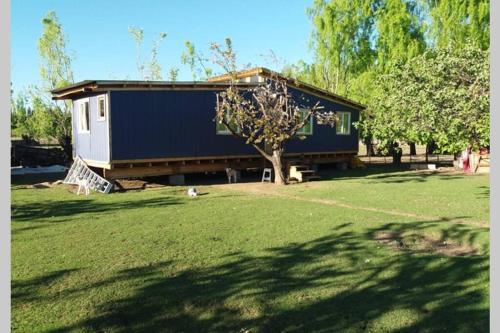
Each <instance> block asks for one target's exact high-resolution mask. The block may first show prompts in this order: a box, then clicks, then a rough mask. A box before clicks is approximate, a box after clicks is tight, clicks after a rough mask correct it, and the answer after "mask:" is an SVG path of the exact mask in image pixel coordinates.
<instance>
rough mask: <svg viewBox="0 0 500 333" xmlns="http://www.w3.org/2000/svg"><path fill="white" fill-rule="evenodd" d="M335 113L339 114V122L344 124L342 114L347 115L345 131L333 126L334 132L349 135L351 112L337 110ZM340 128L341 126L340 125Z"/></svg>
mask: <svg viewBox="0 0 500 333" xmlns="http://www.w3.org/2000/svg"><path fill="white" fill-rule="evenodd" d="M337 115H338V116H339V123H340V124H342V125H343V124H344V115H347V117H348V119H347V123H348V126H347V132H340V131H339V128H338V126H337V125H336V126H335V133H336V134H337V135H351V112H348V111H342V112H337ZM341 128H342V127H341Z"/></svg>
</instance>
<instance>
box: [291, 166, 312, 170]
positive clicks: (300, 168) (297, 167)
mask: <svg viewBox="0 0 500 333" xmlns="http://www.w3.org/2000/svg"><path fill="white" fill-rule="evenodd" d="M290 168H294V169H295V170H297V171H302V170H307V169H309V166H308V165H290Z"/></svg>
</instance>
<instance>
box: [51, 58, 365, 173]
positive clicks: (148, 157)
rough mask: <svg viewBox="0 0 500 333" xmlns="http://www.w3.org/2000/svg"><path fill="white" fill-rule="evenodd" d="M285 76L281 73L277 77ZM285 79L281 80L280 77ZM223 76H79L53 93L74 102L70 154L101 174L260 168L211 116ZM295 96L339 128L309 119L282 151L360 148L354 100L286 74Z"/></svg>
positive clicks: (250, 74) (334, 156)
mask: <svg viewBox="0 0 500 333" xmlns="http://www.w3.org/2000/svg"><path fill="white" fill-rule="evenodd" d="M271 74H275V73H273V72H271V71H269V70H267V69H264V68H256V69H252V70H247V71H243V72H239V73H238V77H237V78H238V85H240V86H242V87H243V88H244V87H249V86H253V85H255V84H259V83H261V82H264V81H265V80H266V79H268V78H269V77H270V76H271ZM282 78H283V77H282ZM283 79H285V78H283ZM228 80H229V78H228V77H227V76H218V77H214V78H211V79H209V80H208V81H204V82H163V81H161V82H160V81H116V80H105V81H91V80H87V81H82V82H79V83H76V84H73V85H70V86H67V87H64V88H60V89H56V90H54V91H52V94H53V98H54V99H56V100H63V99H64V100H71V101H72V103H73V109H72V110H73V111H72V112H73V114H72V126H73V155H74V156H76V155H78V156H80V157H81V158H82V159H83V160H84V161H85V162H86V163H87V164H88V165H89V166H90V167H92V168H93V169H95V170H97V171H99V172H100V173H101V174H103V175H104V177H106V178H110V179H114V178H128V177H145V176H157V175H175V174H185V173H197V172H214V171H223V170H224V169H225V168H227V167H231V168H234V169H245V168H259V167H264V166H265V164H266V161H264V159H263V158H262V157H261V156H260V155H259V154H258V152H257V151H256V150H255V149H254V148H253V147H252V146H250V145H247V144H245V141H244V140H243V139H241V138H237V137H235V136H233V135H231V134H230V133H229V132H228V131H227V129H225V128H224V127H223V126H221V124H218V123H216V122H215V121H214V117H215V107H216V102H217V98H216V95H217V93H219V92H221V91H223V90H225V89H226V88H227V87H228ZM286 80H287V84H288V87H289V91H291V93H292V95H293V96H304V97H306V98H307V99H308V100H309V102H310V103H311V104H315V103H316V102H317V101H319V102H320V104H321V105H322V106H323V107H324V109H325V110H331V111H335V112H337V113H338V115H339V117H340V121H339V123H338V124H337V126H336V127H334V128H332V127H330V126H326V125H319V124H317V123H316V122H315V121H312V123H311V124H310V125H308V126H307V128H304V129H303V133H302V134H304V135H305V136H306V139H305V140H300V139H298V138H297V139H295V140H292V141H291V142H289V144H288V145H287V146H286V152H285V157H286V158H287V159H290V160H291V159H295V160H301V161H306V162H307V163H309V164H319V163H333V162H338V161H350V160H351V159H352V157H353V156H355V155H357V152H358V130H357V129H356V128H355V127H354V126H352V123H353V122H356V121H358V119H359V112H360V110H362V109H363V108H364V107H363V105H361V104H359V103H356V102H354V101H351V100H348V99H346V98H343V97H341V96H338V95H335V94H332V93H329V92H327V91H324V90H322V89H318V88H315V87H313V86H311V85H308V84H304V83H302V82H299V81H296V80H291V79H286Z"/></svg>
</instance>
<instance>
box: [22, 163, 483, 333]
mask: <svg viewBox="0 0 500 333" xmlns="http://www.w3.org/2000/svg"><path fill="white" fill-rule="evenodd" d="M331 176H332V178H331V179H330V180H325V181H322V182H318V183H315V184H314V186H311V185H312V184H311V185H308V184H301V185H292V186H288V187H286V188H282V189H278V192H277V194H279V195H281V196H274V195H255V194H248V193H245V192H241V191H235V190H234V189H227V188H220V187H215V186H204V187H203V186H201V187H200V188H199V189H201V191H202V192H204V193H206V194H204V195H202V196H200V197H198V198H194V199H190V198H188V197H187V196H186V195H185V188H184V187H166V188H160V189H150V190H145V191H130V192H126V193H114V194H110V195H99V194H95V193H93V194H92V195H91V196H89V197H84V196H79V197H78V196H76V195H74V194H73V193H70V192H68V190H67V189H66V187H65V186H59V187H56V188H49V189H25V188H22V187H21V186H19V184H20V182H19V181H16V180H13V189H12V328H13V331H15V332H65V331H72V332H96V331H97V332H156V331H165V332H207V331H210V332H244V331H249V332H281V331H284V332H332V331H333V332H417V331H418V332H443V331H448V332H484V331H487V330H488V329H489V324H488V322H489V300H488V299H489V288H488V283H489V254H488V251H489V243H488V237H489V228H488V227H487V226H486V225H484V223H483V222H484V221H486V220H487V219H488V200H489V199H488V189H489V184H488V181H489V180H488V177H487V176H461V175H447V176H441V175H429V176H423V175H420V176H419V174H415V173H408V172H406V173H405V172H399V173H392V172H390V171H384V172H383V173H373V174H371V172H368V176H367V172H366V171H365V172H364V173H363V172H361V171H349V172H345V173H342V174H332V175H331ZM364 176H367V177H364ZM29 181H31V179H28V180H27V182H29ZM288 196H299V197H300V198H302V199H303V200H295V199H291V198H289V197H288ZM318 198H319V199H328V200H332V201H333V200H335V201H336V202H340V203H349V204H350V205H351V206H352V207H345V206H342V205H341V206H338V205H330V204H324V203H318V202H314V201H313V202H309V201H306V200H309V199H311V200H314V199H318ZM359 207H363V208H375V209H378V210H380V211H368V210H363V209H359ZM385 210H397V211H398V212H409V213H415V214H416V215H417V216H414V217H412V216H404V215H401V216H399V215H391V214H388V213H387V212H385ZM418 216H425V217H426V219H420V218H418ZM429 217H437V218H436V219H435V220H432V219H429ZM477 221H483V222H481V224H478V223H477ZM458 222H460V223H458ZM469 222H470V223H469ZM378 231H393V232H397V233H400V234H401V235H409V236H405V237H406V238H404V240H405V242H407V244H408V247H407V249H406V250H396V249H395V248H394V247H391V246H387V245H386V244H383V243H380V242H377V241H376V240H374V239H373V235H374V234H375V233H376V232H378ZM426 235H432V236H433V237H438V238H440V239H441V240H446V241H449V242H453V243H455V244H461V245H463V246H468V247H472V248H474V249H476V251H477V254H476V255H472V256H461V257H452V256H444V255H439V254H436V253H433V252H429V251H419V250H418V246H415V247H412V246H411V244H410V243H411V242H410V241H409V239H410V238H411V237H414V238H415V236H426ZM409 237H410V238H409ZM415 239H418V237H416V238H415Z"/></svg>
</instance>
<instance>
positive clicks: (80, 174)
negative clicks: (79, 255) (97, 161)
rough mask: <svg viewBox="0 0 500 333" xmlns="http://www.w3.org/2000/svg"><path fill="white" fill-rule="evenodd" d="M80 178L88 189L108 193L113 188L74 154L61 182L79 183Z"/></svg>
mask: <svg viewBox="0 0 500 333" xmlns="http://www.w3.org/2000/svg"><path fill="white" fill-rule="evenodd" d="M82 180H85V181H86V184H88V188H89V189H92V190H94V191H97V192H101V193H109V192H110V191H111V189H112V188H113V184H112V183H111V182H110V181H108V180H106V179H104V178H103V177H101V176H99V175H98V174H97V173H95V172H94V171H92V170H90V168H89V167H88V166H87V164H86V163H85V162H84V161H83V160H82V159H81V158H80V156H76V157H75V159H74V161H73V165H72V166H71V168H70V169H69V171H68V174H67V175H66V178H65V179H64V182H63V183H64V184H73V185H80V184H81V181H82Z"/></svg>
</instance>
